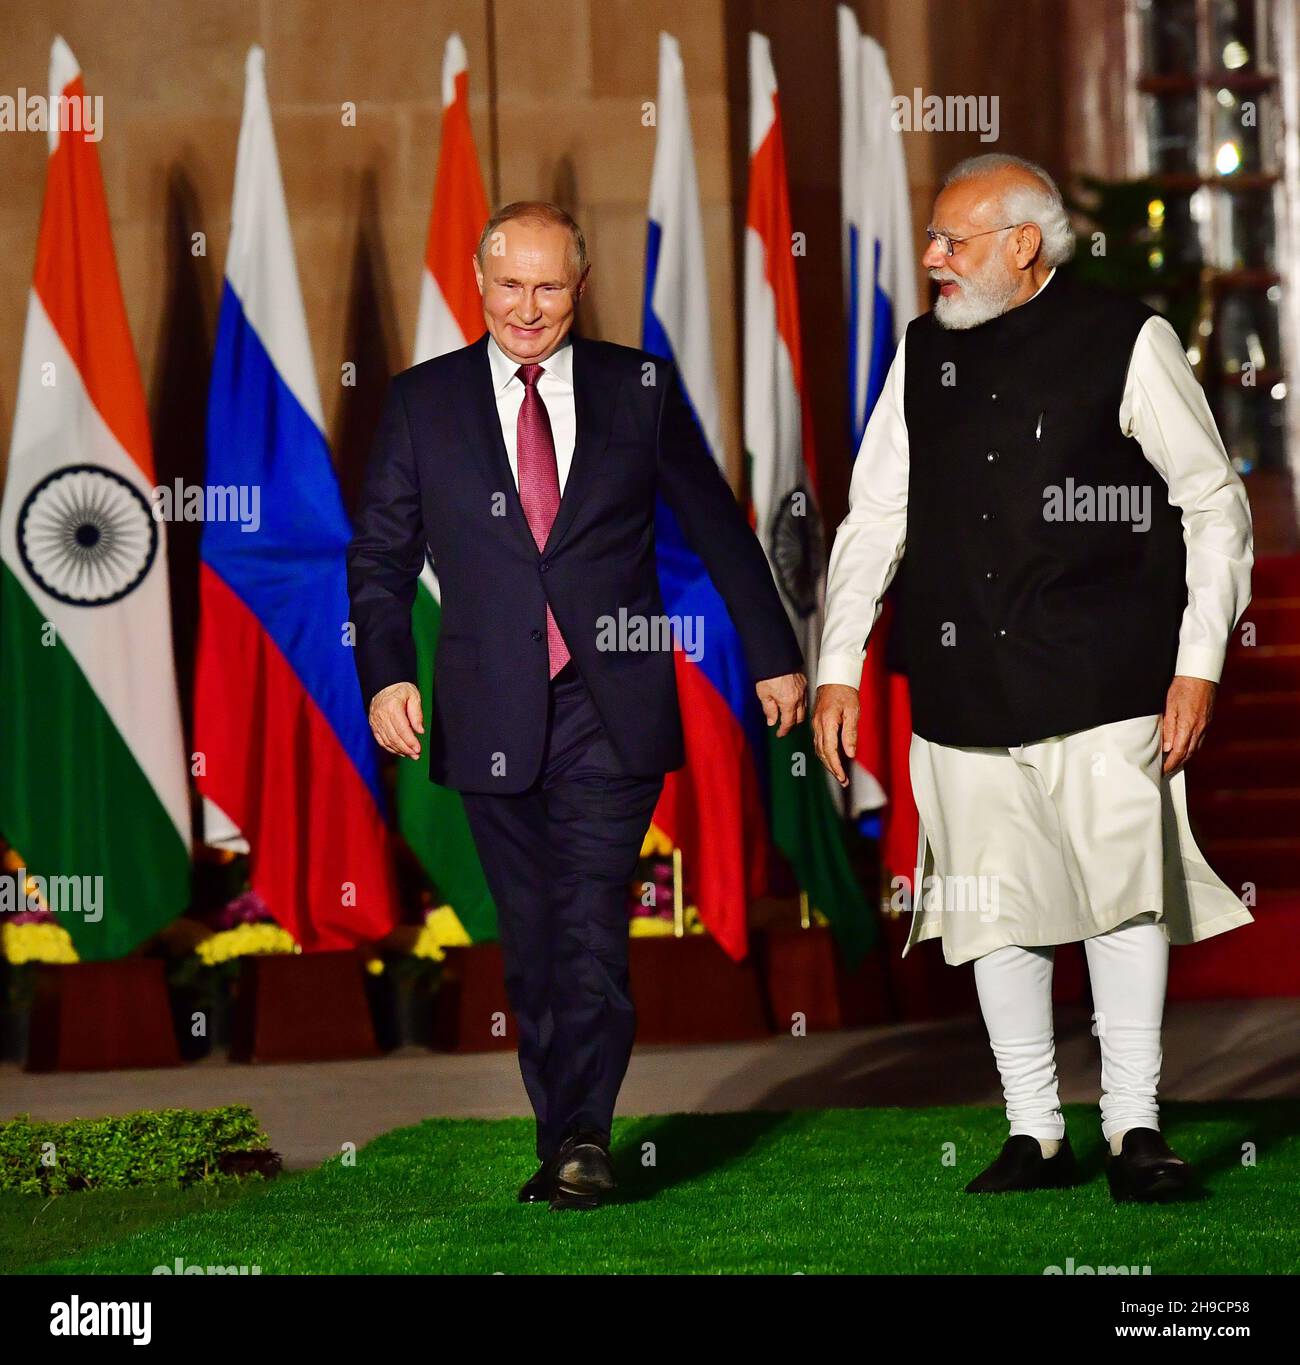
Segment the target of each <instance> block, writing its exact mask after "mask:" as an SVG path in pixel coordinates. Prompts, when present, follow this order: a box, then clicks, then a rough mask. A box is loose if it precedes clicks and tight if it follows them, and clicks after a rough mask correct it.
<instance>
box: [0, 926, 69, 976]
mask: <svg viewBox="0 0 1300 1365" xmlns="http://www.w3.org/2000/svg"><path fill="white" fill-rule="evenodd" d="M0 947H2V949H3V954H4V958H5V960H6V961H7V962H12V963H14V964H15V965H17V964H19V963H23V962H77V961H79V960H80V959H79V958H78V957H77V950H76V948H74V947H73V945H72V937H71V935H70V934H69V933H68V931H67V930H66V929H64V928H63V927H62V926H61V925H58V924H41V923H38V922H36V921H29V922H28V923H27V924H5V925H0Z"/></svg>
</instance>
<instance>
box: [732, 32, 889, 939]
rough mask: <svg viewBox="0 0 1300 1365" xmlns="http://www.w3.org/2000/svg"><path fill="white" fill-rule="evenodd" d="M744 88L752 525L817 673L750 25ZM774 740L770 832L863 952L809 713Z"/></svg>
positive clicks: (787, 355) (817, 522) (798, 383)
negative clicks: (807, 719)
mask: <svg viewBox="0 0 1300 1365" xmlns="http://www.w3.org/2000/svg"><path fill="white" fill-rule="evenodd" d="M749 99H750V106H749V200H748V207H747V209H746V214H745V327H744V337H745V343H744V344H745V354H744V390H745V395H744V434H745V449H746V452H747V455H748V459H749V487H750V499H751V504H752V507H753V515H754V529H755V531H756V533H757V535H758V537H759V539H760V540H761V541H762V544H763V548H764V549H765V550H766V552H767V557H768V562H769V563H770V564H771V566H772V573H773V575H774V577H775V578H776V583H777V587H778V588H779V589H780V592H781V597H782V600H783V601H784V603H785V607H786V611H787V612H788V613H789V616H790V621H791V624H792V625H793V627H794V630H795V633H796V635H797V636H798V638H799V642H800V644H801V646H802V647H803V652H804V660H805V667H806V670H807V673H808V676H809V677H810V678H814V677H815V676H816V671H817V657H816V656H817V647H818V642H819V640H820V636H821V617H822V605H823V599H824V596H825V587H826V562H825V555H824V552H823V539H822V530H821V512H820V509H819V506H818V500H817V469H816V462H815V458H814V454H813V440H812V423H811V420H810V414H809V411H808V407H807V404H806V402H805V400H804V377H803V351H802V346H801V342H800V335H799V301H798V293H797V288H796V281H795V260H796V256H797V255H798V256H802V255H803V253H804V241H803V238H802V236H801V235H800V234H798V233H796V231H795V227H794V224H793V223H792V221H791V217H790V198H789V190H788V187H787V181H786V164H785V147H784V142H783V139H782V133H781V113H780V102H779V98H778V94H777V85H776V72H775V70H774V69H773V67H772V50H771V45H770V44H769V43H768V40H767V39H766V38H765V37H764V36H763V35H762V34H759V33H751V34H750V35H749ZM771 735H772V732H771V731H769V736H771ZM770 745H771V754H770V757H771V769H770V793H771V794H770V803H771V828H772V836H773V838H774V839H775V841H776V844H777V846H778V847H779V848H780V849H781V851H782V852H783V853H784V854H785V855H786V857H787V858H788V859H789V861H790V863H791V866H792V867H793V869H794V872H795V875H796V877H797V878H798V881H799V885H800V887H801V888H802V890H803V891H804V893H805V894H806V895H807V897H808V902H809V904H810V906H811V907H812V909H814V910H819V911H821V912H822V914H824V915H825V916H826V918H827V919H828V920H829V921H830V922H831V925H832V927H833V928H834V930H835V932H836V936H837V938H838V939H839V941H840V943H841V945H842V946H843V948H844V949H845V952H846V954H847V955H848V956H849V958H850V959H856V958H857V957H859V956H860V955H861V954H862V953H863V952H864V951H865V950H866V948H867V947H869V946H870V944H871V942H872V941H873V940H874V937H875V924H874V920H873V919H872V918H871V916H870V915H869V914H868V912H867V907H866V903H865V901H864V899H863V896H862V891H861V888H860V887H859V886H858V884H857V882H856V880H855V878H854V876H853V872H852V869H851V867H850V865H849V862H848V857H847V855H846V852H845V848H844V838H843V829H842V825H841V822H840V818H839V812H838V810H837V807H836V803H835V802H834V800H833V798H832V795H831V792H830V789H829V787H828V785H827V783H826V781H825V774H824V773H823V771H822V769H821V765H820V764H819V763H818V761H817V758H816V755H815V753H814V751H813V745H812V732H811V729H810V727H809V725H808V723H807V722H804V723H803V724H802V725H800V726H798V727H796V728H795V729H794V730H793V731H792V732H791V733H790V734H789V735H787V736H786V738H785V739H784V740H777V739H775V738H774V737H773V738H771V740H770Z"/></svg>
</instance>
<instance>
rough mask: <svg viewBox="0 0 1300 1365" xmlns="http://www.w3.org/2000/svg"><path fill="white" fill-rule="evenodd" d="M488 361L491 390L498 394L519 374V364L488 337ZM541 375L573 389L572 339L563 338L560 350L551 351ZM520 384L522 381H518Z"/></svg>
mask: <svg viewBox="0 0 1300 1365" xmlns="http://www.w3.org/2000/svg"><path fill="white" fill-rule="evenodd" d="M487 349H488V361H489V363H490V364H491V366H492V390H493V392H494V393H500V392H501V391H502V390H503V389H504V388H505V387H506V386H507V385H508V384H509V383H510V382H511V381H512V380H513V379H514V378H515V376H516V375H517V374H518V373H519V362H518V361H516V360H511V359H510V357H509V356H508V355H506V353H505V352H504V351H503V350H502V349H501V347H500V346H498V345H497V343H496V338H495V337H493V336H492V335H491V334H490V333H489V335H488V347H487ZM542 374H543V376H549V377H550V378H552V379H558V380H559V381H560V382H561V383H562V384H567V385H568V386H569V387H570V388H572V387H573V339H572V338H571V337H565V338H564V340H563V341H562V342H561V343H560V348H559V350H557V351H553V352H552V353H551V354H550V355H548V356H547V357H546V359H545V360H543V361H542ZM519 382H520V383H521V384H522V383H523V380H520V381H519Z"/></svg>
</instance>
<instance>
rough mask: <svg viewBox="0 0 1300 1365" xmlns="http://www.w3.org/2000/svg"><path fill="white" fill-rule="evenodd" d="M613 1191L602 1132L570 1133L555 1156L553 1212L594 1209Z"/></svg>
mask: <svg viewBox="0 0 1300 1365" xmlns="http://www.w3.org/2000/svg"><path fill="white" fill-rule="evenodd" d="M614 1188H615V1184H614V1167H613V1165H612V1164H611V1162H610V1159H609V1140H608V1139H607V1138H606V1137H605V1136H604V1134H602V1133H590V1132H581V1133H573V1134H571V1135H570V1136H569V1137H567V1138H565V1139H564V1141H563V1142H562V1143H561V1144H560V1150H559V1151H558V1152H557V1153H556V1156H555V1184H554V1188H553V1190H552V1192H551V1207H552V1208H553V1209H594V1208H597V1207H598V1206H599V1204H600V1202H601V1200H602V1199H603V1198H604V1197H605V1195H607V1194H609V1193H610V1192H611V1191H612V1190H613V1189H614Z"/></svg>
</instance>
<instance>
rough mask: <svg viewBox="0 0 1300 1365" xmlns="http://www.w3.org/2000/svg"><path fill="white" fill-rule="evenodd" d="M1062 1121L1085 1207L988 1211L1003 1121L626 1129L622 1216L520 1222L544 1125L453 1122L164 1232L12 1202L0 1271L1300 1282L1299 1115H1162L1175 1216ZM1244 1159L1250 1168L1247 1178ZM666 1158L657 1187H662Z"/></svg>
mask: <svg viewBox="0 0 1300 1365" xmlns="http://www.w3.org/2000/svg"><path fill="white" fill-rule="evenodd" d="M1067 1121H1068V1122H1069V1124H1070V1132H1071V1140H1072V1142H1073V1144H1074V1147H1075V1150H1076V1153H1077V1154H1078V1156H1079V1158H1080V1161H1081V1163H1082V1166H1083V1172H1084V1183H1083V1184H1082V1185H1080V1186H1078V1187H1076V1188H1073V1189H1070V1190H1062V1191H1037V1192H1034V1193H1030V1194H1018V1195H1001V1196H987V1195H986V1196H971V1195H966V1194H963V1193H962V1186H963V1185H964V1184H965V1183H966V1181H967V1180H968V1179H970V1177H971V1176H973V1175H974V1174H975V1173H976V1172H977V1171H979V1170H980V1169H981V1168H982V1167H983V1166H984V1165H985V1164H986V1163H987V1162H988V1161H989V1160H990V1159H991V1158H992V1157H993V1156H994V1155H995V1154H996V1152H997V1150H998V1148H999V1146H1000V1144H1001V1142H1002V1140H1003V1138H1004V1136H1005V1132H1006V1127H1005V1121H1004V1119H1003V1117H1002V1115H1001V1113H1000V1111H996V1110H992V1109H974V1108H963V1107H948V1108H938V1109H857V1110H848V1109H845V1110H826V1111H809V1112H800V1113H793V1114H766V1113H746V1114H716V1115H694V1114H692V1115H671V1116H666V1117H662V1118H641V1119H625V1120H621V1121H620V1122H619V1123H618V1124H617V1125H616V1127H615V1133H614V1146H615V1164H616V1168H617V1171H618V1176H619V1181H620V1185H621V1189H620V1193H619V1197H618V1201H617V1202H616V1203H612V1204H609V1205H607V1206H605V1207H604V1208H602V1209H600V1210H598V1211H595V1212H591V1213H552V1212H551V1211H550V1210H549V1209H548V1208H547V1207H546V1206H545V1205H532V1206H523V1205H520V1204H518V1203H516V1202H515V1190H516V1187H517V1186H518V1185H519V1184H521V1183H522V1182H523V1180H524V1179H525V1178H526V1177H527V1176H528V1175H530V1174H531V1173H532V1169H533V1165H534V1163H533V1161H532V1159H531V1148H532V1124H531V1122H529V1121H524V1120H518V1119H507V1120H496V1121H482V1120H465V1119H434V1120H429V1121H427V1122H425V1123H421V1124H417V1125H415V1126H414V1127H409V1128H399V1129H396V1130H394V1131H393V1132H390V1133H386V1134H385V1135H384V1136H382V1137H380V1138H378V1139H376V1140H375V1141H374V1142H372V1143H370V1144H369V1145H368V1146H366V1147H364V1148H362V1149H361V1150H360V1151H359V1152H358V1153H357V1156H356V1164H355V1165H354V1166H345V1165H343V1164H342V1162H341V1160H339V1159H337V1158H336V1159H334V1160H331V1161H329V1162H327V1163H326V1164H325V1165H324V1166H322V1167H320V1168H318V1169H316V1170H314V1171H310V1172H303V1173H299V1174H293V1175H289V1176H285V1177H281V1178H280V1179H277V1180H274V1181H271V1182H261V1181H254V1182H250V1183H249V1184H248V1185H246V1186H245V1187H244V1188H243V1189H242V1191H241V1192H240V1193H239V1194H238V1195H237V1196H235V1197H233V1198H230V1197H226V1196H224V1195H223V1196H222V1197H220V1198H217V1197H214V1195H213V1193H212V1192H211V1191H190V1192H185V1191H180V1192H168V1195H167V1196H160V1195H155V1196H154V1202H153V1203H152V1205H149V1206H148V1208H147V1210H146V1205H145V1204H144V1203H143V1202H141V1203H140V1204H138V1205H136V1206H131V1205H130V1204H129V1200H128V1198H127V1196H129V1195H130V1194H131V1192H129V1191H127V1192H123V1193H122V1194H121V1195H118V1196H115V1197H114V1199H106V1198H105V1197H103V1196H96V1195H94V1194H72V1195H65V1196H62V1197H61V1198H60V1199H59V1200H58V1201H53V1202H52V1201H50V1200H49V1199H44V1200H42V1199H38V1198H35V1197H33V1196H16V1195H10V1196H6V1197H5V1198H4V1199H3V1200H0V1248H3V1249H4V1250H5V1251H6V1252H7V1253H8V1254H7V1256H6V1263H7V1264H9V1265H11V1266H15V1267H18V1266H23V1267H26V1268H27V1269H30V1270H39V1271H45V1272H51V1271H53V1272H65V1271H75V1272H82V1273H84V1272H90V1273H96V1272H131V1273H141V1272H145V1273H147V1272H149V1271H151V1270H152V1269H153V1267H154V1266H155V1265H168V1266H171V1265H173V1264H174V1263H175V1261H176V1259H177V1258H178V1257H179V1258H181V1259H182V1260H183V1261H184V1262H185V1263H186V1264H220V1265H247V1266H260V1267H261V1270H262V1273H263V1274H275V1273H289V1274H303V1273H307V1274H320V1273H330V1272H354V1273H355V1272H369V1271H389V1272H417V1273H418V1272H467V1273H478V1274H491V1273H494V1272H504V1273H507V1274H517V1273H528V1272H542V1273H546V1272H564V1273H575V1272H582V1271H605V1272H623V1273H629V1272H630V1273H644V1272H697V1273H702V1274H714V1273H718V1272H756V1271H766V1272H775V1273H782V1274H789V1273H793V1272H805V1273H808V1274H817V1273H823V1272H875V1273H886V1274H887V1273H896V1272H922V1273H927V1272H939V1273H955V1274H989V1273H1008V1272H1010V1273H1023V1274H1031V1275H1039V1274H1042V1273H1043V1271H1044V1269H1045V1268H1046V1267H1047V1266H1052V1265H1055V1266H1060V1267H1062V1268H1064V1267H1065V1266H1066V1265H1067V1262H1068V1260H1070V1259H1071V1258H1072V1259H1073V1261H1074V1263H1075V1265H1076V1266H1078V1265H1087V1266H1093V1267H1102V1266H1138V1267H1142V1266H1145V1265H1150V1267H1151V1273H1152V1274H1153V1275H1160V1274H1170V1273H1210V1272H1221V1273H1229V1274H1242V1273H1261V1272H1294V1270H1295V1269H1296V1266H1297V1265H1300V1226H1298V1225H1297V1220H1296V1218H1295V1190H1296V1189H1297V1188H1298V1187H1300V1103H1298V1102H1294V1101H1259V1102H1244V1103H1228V1104H1208V1105H1198V1104H1169V1105H1166V1106H1164V1110H1163V1124H1164V1128H1165V1131H1166V1133H1167V1135H1168V1137H1169V1139H1170V1141H1171V1143H1172V1144H1173V1145H1174V1146H1175V1147H1176V1148H1177V1150H1179V1151H1180V1152H1181V1153H1182V1154H1183V1155H1184V1156H1186V1157H1187V1158H1188V1159H1189V1160H1190V1161H1192V1162H1194V1163H1195V1164H1196V1166H1197V1168H1198V1170H1199V1171H1200V1173H1201V1175H1202V1178H1203V1182H1204V1185H1205V1190H1206V1193H1205V1196H1204V1197H1202V1198H1199V1199H1196V1200H1192V1201H1187V1202H1183V1203H1179V1204H1173V1205H1166V1206H1147V1205H1133V1204H1124V1205H1116V1204H1115V1203H1113V1202H1112V1200H1111V1197H1110V1193H1109V1190H1108V1187H1107V1185H1106V1180H1105V1176H1104V1174H1103V1172H1102V1167H1101V1156H1102V1150H1101V1136H1100V1133H1099V1131H1098V1124H1097V1111H1096V1109H1095V1108H1094V1107H1091V1106H1081V1105H1080V1106H1070V1107H1068V1108H1067ZM645 1144H653V1147H652V1148H651V1147H647V1146H646V1145H645ZM1244 1144H1252V1145H1253V1151H1254V1152H1255V1154H1256V1157H1255V1164H1254V1165H1249V1164H1243V1150H1247V1151H1249V1150H1252V1149H1249V1148H1248V1149H1244ZM651 1151H652V1152H653V1157H654V1164H653V1165H649V1164H643V1162H645V1160H646V1154H648V1153H650V1152H651ZM145 1193H146V1192H138V1193H137V1198H141V1197H142V1196H144V1194H145ZM52 1217H54V1218H57V1219H58V1220H59V1221H58V1222H57V1224H51V1222H50V1220H51V1218H52ZM146 1222H147V1223H148V1224H149V1225H148V1226H139V1224H142V1223H146ZM20 1225H22V1226H21V1227H20ZM24 1227H25V1234H24V1235H25V1242H24V1241H23V1240H21V1238H20V1233H22V1228H24ZM33 1232H34V1233H35V1234H36V1235H35V1237H33V1235H32V1234H33ZM16 1242H17V1244H15V1243H16ZM33 1250H34V1252H35V1254H33Z"/></svg>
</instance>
